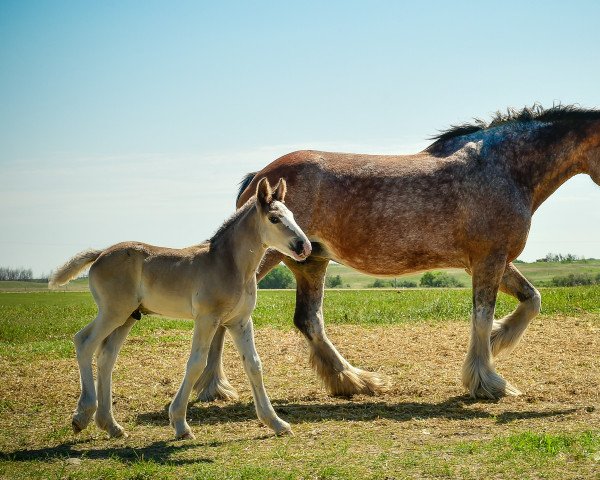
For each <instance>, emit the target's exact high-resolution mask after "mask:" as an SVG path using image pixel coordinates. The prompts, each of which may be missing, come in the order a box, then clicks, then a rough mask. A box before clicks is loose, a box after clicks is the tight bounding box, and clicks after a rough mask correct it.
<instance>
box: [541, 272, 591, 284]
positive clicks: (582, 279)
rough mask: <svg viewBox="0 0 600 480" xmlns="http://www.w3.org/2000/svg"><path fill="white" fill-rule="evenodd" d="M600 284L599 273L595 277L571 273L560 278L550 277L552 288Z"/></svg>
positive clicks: (587, 274)
mask: <svg viewBox="0 0 600 480" xmlns="http://www.w3.org/2000/svg"><path fill="white" fill-rule="evenodd" d="M597 283H600V273H599V274H598V275H596V276H595V277H594V276H593V275H590V274H589V273H571V274H569V275H565V276H562V277H552V280H551V281H550V284H551V285H552V286H554V287H577V286H580V285H594V284H597Z"/></svg>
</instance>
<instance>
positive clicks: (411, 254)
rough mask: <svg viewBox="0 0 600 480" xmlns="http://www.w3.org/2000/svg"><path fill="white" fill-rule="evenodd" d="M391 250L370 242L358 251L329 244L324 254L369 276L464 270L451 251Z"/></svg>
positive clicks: (462, 262)
mask: <svg viewBox="0 0 600 480" xmlns="http://www.w3.org/2000/svg"><path fill="white" fill-rule="evenodd" d="M332 243H333V242H332ZM394 247H395V246H394V245H390V244H389V243H387V244H386V243H383V244H381V245H378V244H374V243H372V242H371V243H370V244H369V245H368V246H361V247H358V248H356V247H353V248H344V246H342V245H335V244H332V245H327V250H328V252H329V255H330V256H331V258H332V259H333V260H335V261H337V262H339V263H343V264H344V265H346V266H348V267H351V268H354V269H355V270H358V271H360V272H363V273H366V274H369V275H380V276H396V275H403V274H406V273H413V272H419V271H423V270H431V269H434V268H449V267H456V268H464V267H466V263H465V260H464V258H463V254H462V253H461V252H459V251H456V250H454V249H448V250H445V251H434V250H430V249H424V248H422V245H421V246H417V245H415V247H414V248H413V249H410V248H406V246H404V248H394ZM396 247H397V246H396Z"/></svg>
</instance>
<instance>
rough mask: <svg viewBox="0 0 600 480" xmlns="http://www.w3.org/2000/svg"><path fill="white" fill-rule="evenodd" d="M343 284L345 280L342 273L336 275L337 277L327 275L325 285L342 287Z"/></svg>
mask: <svg viewBox="0 0 600 480" xmlns="http://www.w3.org/2000/svg"><path fill="white" fill-rule="evenodd" d="M343 284H344V282H342V277H341V276H340V275H336V276H335V277H334V276H333V275H327V276H326V277H325V286H326V287H327V288H336V287H341V286H342V285H343Z"/></svg>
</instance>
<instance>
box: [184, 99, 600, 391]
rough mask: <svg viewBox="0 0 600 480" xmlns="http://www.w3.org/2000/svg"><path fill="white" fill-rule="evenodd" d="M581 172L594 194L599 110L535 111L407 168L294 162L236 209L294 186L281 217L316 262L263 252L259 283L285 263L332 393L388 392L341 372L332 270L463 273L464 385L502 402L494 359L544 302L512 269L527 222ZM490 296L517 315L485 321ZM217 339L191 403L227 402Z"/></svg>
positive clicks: (420, 156) (306, 158) (457, 135)
mask: <svg viewBox="0 0 600 480" xmlns="http://www.w3.org/2000/svg"><path fill="white" fill-rule="evenodd" d="M578 173H587V174H589V175H590V176H591V177H592V179H593V180H594V182H595V183H596V184H599V185H600V110H587V109H582V108H578V107H574V106H554V107H552V108H550V109H543V108H541V107H539V106H534V107H532V108H525V109H523V110H520V111H514V110H509V111H508V112H507V113H506V114H500V113H497V114H496V116H495V117H494V118H493V119H492V121H491V122H490V123H484V122H482V121H481V120H477V121H476V122H475V123H474V124H464V125H460V126H454V127H452V128H450V129H449V130H446V131H444V132H443V133H441V134H440V135H438V136H437V137H435V141H434V143H432V144H431V145H430V146H429V147H427V148H426V149H425V150H424V151H422V152H420V153H417V154H415V155H399V156H395V155H394V156H383V155H359V154H343V153H328V152H316V151H300V152H294V153H290V154H288V155H284V156H283V157H281V158H279V159H277V160H275V161H274V162H273V163H271V164H269V165H267V166H266V167H265V168H263V169H262V170H261V171H260V172H257V173H253V174H249V175H247V176H246V178H245V179H244V181H243V182H242V185H241V189H240V194H239V197H238V202H237V205H238V207H240V206H241V205H243V204H244V203H245V202H246V201H247V200H248V199H249V198H250V196H251V195H252V193H253V192H254V191H255V190H256V183H257V181H258V179H260V178H262V177H265V176H266V177H268V178H269V179H270V180H271V181H274V180H276V179H278V178H280V177H284V178H285V179H286V180H287V182H288V185H289V186H290V194H289V195H288V197H287V202H288V205H289V206H290V208H291V209H292V210H293V211H294V212H296V219H297V222H298V225H300V227H301V228H302V229H303V230H304V232H306V234H307V235H308V237H309V239H310V240H311V242H312V244H313V253H312V255H311V256H310V257H309V258H308V259H307V260H306V261H304V262H296V261H294V260H292V259H290V258H284V256H283V255H281V254H280V253H279V252H270V253H269V254H268V255H267V256H266V257H265V260H264V262H263V264H262V266H261V268H260V271H259V273H258V276H259V278H260V277H262V276H264V275H265V274H266V273H267V272H268V271H269V270H270V269H271V268H273V267H274V266H275V265H277V264H278V263H279V262H280V261H283V262H284V263H285V264H286V265H287V266H288V267H289V268H290V269H291V271H292V272H293V273H294V275H295V276H296V283H297V290H296V310H295V314H294V324H295V325H296V327H298V329H300V331H301V332H302V333H303V334H304V336H305V337H306V340H307V341H308V345H309V347H310V358H311V363H312V364H313V366H314V367H315V369H316V370H317V372H318V374H319V375H320V377H321V378H322V380H323V381H324V383H325V385H326V387H327V389H328V390H329V392H330V393H332V394H333V395H352V394H355V393H377V392H379V391H381V390H383V389H384V388H385V382H384V381H382V379H381V377H380V376H378V375H377V374H375V373H372V372H366V371H363V370H360V369H357V368H355V367H353V366H352V365H350V364H349V363H348V362H347V361H346V360H345V359H344V358H343V357H342V355H341V354H340V353H339V352H338V351H337V350H336V348H335V347H334V346H333V344H332V343H331V341H330V340H329V339H328V338H327V335H326V333H325V328H324V323H323V307H322V302H323V284H324V279H325V272H326V269H327V264H328V263H329V261H330V260H335V261H336V262H340V263H343V264H345V265H348V266H349V267H352V268H354V269H356V270H359V271H361V272H364V273H368V274H371V275H378V276H382V275H390V276H396V275H401V274H404V273H408V272H415V271H420V270H427V269H432V268H444V267H460V268H464V269H465V270H466V271H467V272H469V273H470V274H471V275H472V282H473V316H472V331H471V341H470V345H469V349H468V353H467V358H466V360H465V363H464V366H463V371H462V381H463V384H464V385H465V387H466V388H467V389H468V390H469V392H470V394H471V395H472V396H473V397H488V398H498V397H500V396H502V395H506V394H513V395H514V394H518V393H519V392H518V390H517V389H516V388H514V387H513V386H512V385H510V384H509V383H508V382H507V381H505V380H504V379H503V378H502V377H501V376H500V375H498V374H497V373H496V371H495V369H494V364H493V357H495V356H496V355H497V354H498V353H500V352H502V351H510V350H511V349H512V348H513V347H514V346H515V345H516V344H517V343H518V341H519V339H520V338H521V336H522V334H523V332H524V331H525V329H526V327H527V325H528V324H529V322H530V321H531V320H532V319H533V317H535V315H536V314H537V313H538V312H539V310H540V303H541V297H540V294H539V292H538V291H537V290H536V289H535V288H534V287H533V286H532V285H531V283H529V282H528V281H527V280H526V279H525V278H524V277H523V275H521V273H519V271H518V270H517V269H516V267H515V266H514V265H513V264H512V263H511V262H512V261H513V260H514V259H515V258H517V256H518V255H519V254H520V253H521V251H522V250H523V247H524V246H525V242H526V240H527V235H528V232H529V227H530V225H531V217H532V215H533V213H534V212H535V211H536V210H537V208H538V207H539V206H540V205H541V204H542V202H544V200H546V199H547V198H548V197H549V196H550V195H551V194H552V193H553V192H554V191H555V190H556V189H557V188H558V187H559V186H560V185H561V184H562V183H564V182H565V181H566V180H568V179H569V178H571V177H572V176H573V175H576V174H578ZM498 290H501V291H503V292H505V293H507V294H509V295H512V296H514V297H516V298H517V299H518V300H519V305H518V307H517V308H516V310H515V311H514V312H513V313H511V314H510V315H508V316H506V317H504V318H502V319H500V320H499V321H494V308H495V303H496V296H497V293H498ZM223 335H224V329H221V330H220V331H219V332H218V333H217V335H215V337H214V340H213V343H212V345H211V351H210V355H209V361H208V366H207V368H206V370H205V371H204V373H203V374H202V377H201V378H200V380H199V381H198V383H197V384H196V386H195V388H196V391H197V392H198V393H199V398H200V399H203V400H210V399H214V398H228V397H235V391H234V390H233V389H232V388H231V386H230V385H229V383H228V382H227V379H226V377H225V375H224V372H223V368H222V364H221V354H222V346H223Z"/></svg>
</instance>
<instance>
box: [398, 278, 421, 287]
mask: <svg viewBox="0 0 600 480" xmlns="http://www.w3.org/2000/svg"><path fill="white" fill-rule="evenodd" d="M416 286H417V282H413V281H412V280H401V281H400V282H396V287H399V288H415V287H416Z"/></svg>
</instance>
